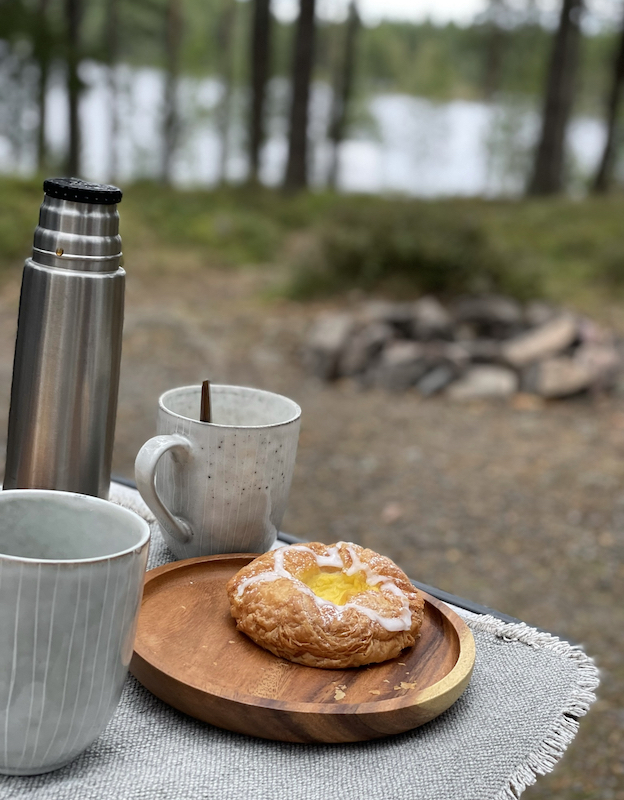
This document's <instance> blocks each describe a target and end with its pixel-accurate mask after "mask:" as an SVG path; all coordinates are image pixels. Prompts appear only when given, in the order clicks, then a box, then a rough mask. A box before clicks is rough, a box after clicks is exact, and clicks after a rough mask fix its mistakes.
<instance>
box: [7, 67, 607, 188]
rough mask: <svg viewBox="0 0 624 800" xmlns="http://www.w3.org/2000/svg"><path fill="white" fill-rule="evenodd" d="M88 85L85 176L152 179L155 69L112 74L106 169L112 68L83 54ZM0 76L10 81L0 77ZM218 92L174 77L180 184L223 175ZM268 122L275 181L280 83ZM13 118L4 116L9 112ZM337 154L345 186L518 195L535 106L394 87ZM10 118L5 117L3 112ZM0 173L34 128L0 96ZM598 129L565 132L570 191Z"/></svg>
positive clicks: (238, 111)
mask: <svg viewBox="0 0 624 800" xmlns="http://www.w3.org/2000/svg"><path fill="white" fill-rule="evenodd" d="M59 77H60V76H57V77H56V79H53V80H52V81H51V85H50V89H49V95H48V101H49V102H48V119H47V136H48V144H49V147H50V149H51V151H52V152H53V153H55V154H56V155H57V157H58V159H59V163H60V158H61V154H62V152H63V149H64V144H65V141H66V136H67V111H66V109H67V98H66V94H65V91H64V88H63V85H62V82H61V81H60V80H59ZM81 77H82V78H83V80H84V82H85V83H86V85H87V89H86V91H85V93H84V95H83V98H82V103H81V109H80V113H81V124H82V130H83V143H82V164H83V168H82V173H83V176H84V177H86V178H88V179H91V180H96V181H107V180H110V179H111V178H112V177H114V179H115V180H117V181H118V182H120V183H124V182H128V181H130V180H132V179H136V178H153V177H156V176H158V174H159V169H160V162H161V135H160V129H161V108H162V97H163V88H164V77H163V74H162V73H161V72H160V71H159V70H157V69H153V68H129V67H126V66H120V67H119V68H118V70H117V73H116V79H117V84H118V87H119V91H118V95H117V97H118V99H117V103H118V109H119V119H120V125H119V135H118V138H117V144H116V156H115V160H116V161H117V168H116V174H115V175H114V176H112V175H111V163H112V160H111V159H112V157H111V147H110V135H111V118H112V115H111V102H112V101H111V92H110V90H109V83H108V73H107V70H106V69H105V68H104V67H102V66H101V65H98V64H95V63H91V62H85V63H83V64H82V65H81ZM5 85H6V84H5ZM221 94H222V86H221V84H220V83H219V82H218V81H216V80H214V79H191V78H184V79H183V80H181V82H180V85H179V107H180V110H181V114H180V116H181V120H182V123H181V132H180V140H179V146H178V148H177V151H176V155H175V158H174V162H173V168H172V174H173V181H174V183H175V184H176V185H178V186H182V187H192V186H212V185H214V184H215V183H216V182H217V181H218V180H219V178H220V166H219V165H220V163H221V150H222V148H221V142H220V138H219V136H218V133H217V115H218V109H219V103H220V99H221ZM270 94H271V98H270V109H271V113H270V124H269V135H268V137H267V142H266V146H265V148H264V150H263V153H262V169H261V179H262V181H263V182H265V183H266V184H269V185H277V184H279V183H280V182H281V180H282V176H283V173H284V167H285V162H286V154H287V139H286V134H287V130H286V127H287V126H286V110H287V105H288V87H287V84H286V82H285V81H283V80H276V81H274V82H273V83H272V85H271V93H270ZM330 104H331V93H330V91H329V89H328V87H327V86H325V85H322V84H318V85H315V87H314V91H313V98H312V112H313V113H312V121H311V130H310V133H311V139H312V141H313V147H312V153H311V175H312V183H313V184H314V185H315V186H322V185H324V184H325V182H326V177H327V172H328V168H329V163H330V156H331V149H330V147H329V145H328V142H327V139H326V130H327V120H328V116H329V109H330ZM244 108H245V98H244V96H242V93H241V92H238V93H235V94H234V96H233V99H232V116H231V124H230V128H229V137H228V156H227V160H226V172H227V177H228V179H230V180H232V181H239V180H243V179H244V178H245V175H246V170H247V162H246V156H245V147H244V145H245V141H244V130H245V128H244ZM11 115H12V116H11ZM359 116H360V117H361V121H360V122H359V124H357V125H355V126H353V128H352V132H351V134H350V138H349V139H348V140H347V141H345V142H344V143H343V145H342V147H341V152H340V169H339V175H338V185H339V188H340V189H342V190H343V191H347V192H372V193H380V192H383V193H404V194H408V195H412V196H419V197H436V196H452V195H484V196H501V195H515V194H518V193H520V192H522V190H523V188H524V185H525V182H526V175H527V171H528V169H529V165H530V156H531V150H532V147H533V145H534V142H535V139H536V137H537V134H538V129H539V115H538V114H537V113H536V111H535V109H534V108H532V107H530V106H529V105H522V104H520V103H518V102H517V101H515V102H514V103H511V102H508V103H505V102H499V103H491V104H488V103H483V102H468V101H461V100H454V101H451V102H432V101H430V100H426V99H422V98H417V97H411V96H407V95H400V94H382V95H377V96H374V97H372V98H370V100H369V101H368V102H367V103H366V104H365V107H364V108H363V114H360V115H359ZM9 117H10V118H9ZM3 118H4V123H5V124H4V125H2V124H0V171H2V172H4V173H16V172H17V173H20V174H24V175H27V174H29V173H32V171H33V169H34V163H35V158H34V144H33V131H34V128H35V126H36V119H37V117H36V110H35V109H34V108H33V107H29V106H27V105H26V106H24V105H22V107H21V109H20V110H19V113H18V114H17V119H16V112H15V110H11V108H10V107H9V104H8V102H7V100H6V94H5V95H3V97H0V120H2V119H3ZM603 143H604V126H603V125H602V123H601V122H600V121H598V120H595V119H591V118H576V119H575V120H574V122H573V124H572V125H571V127H570V131H569V151H570V157H571V160H572V163H573V170H572V172H573V175H574V180H573V183H572V188H573V189H574V188H575V187H576V188H579V189H580V187H581V186H582V183H583V180H584V179H585V178H586V177H587V176H588V175H591V174H592V172H593V171H594V169H595V168H596V164H597V163H598V160H599V158H600V154H601V151H602V147H603Z"/></svg>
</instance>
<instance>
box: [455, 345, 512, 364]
mask: <svg viewBox="0 0 624 800" xmlns="http://www.w3.org/2000/svg"><path fill="white" fill-rule="evenodd" d="M457 344H458V345H461V347H463V349H464V350H465V351H466V353H467V354H468V357H469V358H470V360H471V361H473V362H474V363H477V364H495V363H498V362H499V361H501V360H502V350H501V343H500V342H499V341H498V340H496V339H466V340H462V341H458V342H457Z"/></svg>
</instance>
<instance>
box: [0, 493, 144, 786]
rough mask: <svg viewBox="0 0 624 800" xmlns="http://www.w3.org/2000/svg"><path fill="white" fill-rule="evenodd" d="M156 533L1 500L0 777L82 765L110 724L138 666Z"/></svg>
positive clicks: (44, 500) (62, 501)
mask: <svg viewBox="0 0 624 800" xmlns="http://www.w3.org/2000/svg"><path fill="white" fill-rule="evenodd" d="M149 535H150V531H149V526H148V524H147V522H146V521H145V520H144V519H142V518H141V517H139V516H138V514H135V513H133V512H132V511H128V510H127V509H125V508H121V507H120V506H116V505H114V504H113V503H109V502H108V501H106V500H101V499H100V498H97V497H87V496H86V495H80V494H72V493H70V492H54V491H49V490H44V489H13V490H5V491H0V773H1V774H4V775H38V774H40V773H43V772H51V771H52V770H54V769H58V768H59V767H62V766H64V765H65V764H67V763H69V762H70V761H72V760H73V759H74V758H75V757H76V756H77V755H78V754H79V753H81V752H82V751H83V750H85V749H86V748H87V747H88V746H89V745H90V744H91V743H92V742H93V741H95V739H96V738H97V737H98V736H99V734H100V733H101V732H102V731H103V729H104V727H105V726H106V724H107V723H108V721H109V720H110V718H111V717H112V715H113V712H114V711H115V708H116V707H117V703H118V702H119V698H120V696H121V690H122V687H123V684H124V681H125V678H126V675H127V672H128V665H129V663H130V658H131V656H132V649H133V644H134V635H135V631H136V622H137V616H138V610H139V603H140V599H141V594H142V591H143V578H144V573H145V566H146V562H147V551H148V543H149Z"/></svg>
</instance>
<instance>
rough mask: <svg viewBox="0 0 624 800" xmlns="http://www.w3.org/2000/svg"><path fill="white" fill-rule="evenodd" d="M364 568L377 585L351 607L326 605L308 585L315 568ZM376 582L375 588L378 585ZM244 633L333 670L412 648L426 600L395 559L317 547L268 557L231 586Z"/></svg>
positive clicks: (351, 547)
mask: <svg viewBox="0 0 624 800" xmlns="http://www.w3.org/2000/svg"><path fill="white" fill-rule="evenodd" d="M340 563H342V571H343V572H344V573H345V574H353V573H354V572H357V571H360V570H363V574H364V575H366V576H367V585H369V587H368V588H367V589H366V590H364V591H361V592H360V593H358V594H355V595H353V596H351V597H349V598H348V599H347V601H346V602H345V603H344V604H343V605H338V604H336V603H333V602H330V601H327V600H323V599H322V598H320V597H318V596H317V595H315V593H314V592H313V591H311V589H310V588H309V587H308V586H307V585H306V584H305V583H304V582H303V580H301V578H302V577H305V576H306V575H309V574H310V573H311V572H314V571H315V570H316V571H317V572H318V571H319V569H320V570H323V571H330V572H339V571H340V568H339V566H338V565H339V564H340ZM370 584H373V585H374V588H370ZM226 588H227V592H228V596H229V599H230V610H231V613H232V616H233V617H234V619H235V620H236V627H237V628H238V630H240V631H242V632H243V633H245V634H247V636H249V637H250V638H251V639H252V640H253V641H254V642H256V644H258V645H260V646H261V647H264V648H265V649H267V650H269V651H270V652H271V653H273V654H274V655H276V656H280V657H282V658H286V659H288V660H290V661H294V662H296V663H298V664H304V665H306V666H310V667H322V668H325V669H343V668H346V667H359V666H362V665H364V664H371V663H375V662H380V661H387V660H388V659H390V658H394V657H396V656H397V655H399V653H400V652H401V650H403V649H404V648H406V647H411V646H412V645H413V644H414V643H415V641H416V638H417V637H418V636H419V631H420V628H421V625H422V621H423V617H424V599H423V596H422V594H421V593H420V592H419V591H418V590H417V589H416V588H415V587H414V586H413V585H412V583H411V582H410V580H409V578H408V577H407V575H405V573H404V572H403V571H402V570H400V569H399V567H397V565H396V564H395V563H394V562H393V561H391V560H390V559H389V558H386V557H385V556H382V555H380V554H379V553H376V552H375V551H373V550H369V549H366V548H363V547H360V546H359V545H357V544H353V543H350V542H338V543H337V544H335V545H326V544H322V543H321V542H312V543H310V544H305V545H291V546H287V547H282V548H279V549H278V550H271V551H269V552H268V553H264V554H263V555H261V556H259V557H258V558H256V559H254V560H253V561H252V562H250V563H249V564H247V565H246V566H245V567H243V568H242V569H241V570H240V571H239V572H237V573H236V575H234V576H233V577H232V578H231V579H230V580H229V581H228V584H227V587H226Z"/></svg>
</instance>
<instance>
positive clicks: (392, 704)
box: [134, 553, 476, 714]
mask: <svg viewBox="0 0 624 800" xmlns="http://www.w3.org/2000/svg"><path fill="white" fill-rule="evenodd" d="M257 557H258V553H220V554H218V555H213V556H199V557H197V558H187V559H181V560H180V561H172V562H170V563H168V564H163V565H161V566H160V567H155V568H154V569H151V570H148V571H147V572H146V573H145V581H144V588H145V587H146V586H147V584H148V583H150V582H151V581H152V580H155V579H156V578H159V577H160V576H161V575H164V574H166V573H167V572H170V571H173V570H176V569H185V568H188V567H191V566H193V565H195V564H199V563H215V562H219V561H230V560H239V561H243V560H245V563H249V562H250V561H252V560H253V559H254V558H257ZM245 563H241V565H240V566H241V567H242V566H245ZM239 569H240V567H239ZM418 591H419V592H421V594H422V595H423V597H424V598H425V602H427V603H429V604H430V605H431V606H433V607H434V608H436V609H437V610H438V611H439V612H440V613H441V614H442V615H443V616H444V617H446V618H447V619H448V621H449V622H450V623H451V626H452V627H453V629H454V630H455V632H456V634H457V636H458V639H459V640H460V648H459V656H458V658H457V661H456V662H455V665H454V666H453V667H452V669H451V670H450V671H449V672H447V674H446V675H445V676H444V677H443V678H441V679H440V680H439V681H437V682H436V683H434V684H432V685H431V686H428V687H427V688H426V689H421V690H420V691H416V692H409V693H408V694H405V695H403V696H402V697H395V698H390V699H388V700H376V701H375V700H372V701H370V702H363V703H335V704H333V703H313V702H309V703H306V702H300V701H290V700H274V699H272V698H268V697H256V696H255V695H251V694H246V693H240V692H236V691H227V690H224V689H223V688H222V687H219V686H210V687H206V686H196V685H195V684H192V683H188V682H186V681H180V678H178V677H176V676H175V675H173V674H171V673H170V672H168V671H166V670H165V669H163V668H162V667H159V666H156V665H155V664H153V663H152V662H151V661H150V660H149V659H147V658H146V657H145V655H143V653H142V652H141V651H140V650H139V649H137V644H138V642H135V650H134V655H135V656H138V657H139V658H140V659H141V661H142V662H143V663H144V664H146V665H147V666H148V667H149V668H150V669H153V670H155V671H157V672H159V673H160V674H161V675H166V676H167V677H168V678H169V679H170V680H173V681H177V682H178V683H183V684H184V685H185V686H188V687H189V688H191V689H193V690H195V691H198V692H201V693H203V694H209V695H212V696H213V697H219V698H223V699H224V700H229V701H231V702H235V703H241V704H244V705H253V706H256V707H258V708H267V709H274V710H278V711H280V710H283V711H292V712H301V713H313V714H370V713H378V714H383V713H385V712H389V711H397V710H399V709H402V708H409V707H410V706H414V705H423V704H427V703H430V702H431V701H432V700H434V699H437V698H440V697H443V696H444V695H445V694H447V693H451V692H456V689H457V687H458V686H462V685H463V686H464V688H465V686H467V685H468V681H469V680H470V677H471V675H472V670H473V667H474V663H475V655H476V650H475V641H474V637H473V635H472V631H471V630H470V628H469V627H468V626H467V625H466V623H465V622H464V620H463V619H462V618H461V617H460V616H459V615H458V614H457V613H456V612H455V611H453V609H452V608H449V606H448V605H446V603H444V602H442V601H441V600H438V599H437V598H436V597H432V596H431V595H430V594H427V592H424V591H423V590H422V589H419V590H418ZM144 596H145V592H144ZM142 603H143V600H142V601H141V604H142ZM243 635H244V634H241V636H243ZM275 658H277V656H275ZM281 660H286V659H281ZM289 663H290V662H289ZM295 666H301V665H295ZM371 666H373V667H374V666H375V665H374V664H373V665H371ZM309 669H312V668H311V667H310V668H309ZM331 671H332V670H327V672H331ZM334 671H338V672H340V671H342V670H334ZM344 671H346V670H344ZM462 691H463V689H462Z"/></svg>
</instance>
